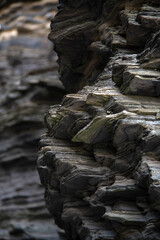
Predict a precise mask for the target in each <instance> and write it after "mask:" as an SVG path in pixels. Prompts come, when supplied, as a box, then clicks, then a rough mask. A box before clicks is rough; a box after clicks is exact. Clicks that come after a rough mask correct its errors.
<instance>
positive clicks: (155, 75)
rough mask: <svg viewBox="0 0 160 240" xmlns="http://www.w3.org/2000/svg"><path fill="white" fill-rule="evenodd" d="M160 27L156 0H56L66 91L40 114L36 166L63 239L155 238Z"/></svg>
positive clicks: (159, 193)
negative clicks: (42, 131)
mask: <svg viewBox="0 0 160 240" xmlns="http://www.w3.org/2000/svg"><path fill="white" fill-rule="evenodd" d="M159 26H160V3H159V1H156V0H155V1H154V0H152V1H145V0H141V1H136V0H131V1H127V0H121V1H118V0H117V1H116V0H108V1H106V0H101V1H93V0H92V1H90V0H88V1H87V0H86V1H82V0H81V1H76V0H74V1H60V5H59V13H58V14H57V15H56V17H55V18H54V19H53V20H52V23H51V33H50V35H49V38H50V40H52V41H53V42H54V44H55V50H56V52H57V53H58V57H59V65H60V67H59V71H60V74H61V81H62V82H63V84H64V86H65V88H66V89H67V91H68V92H69V93H70V94H67V95H66V96H65V97H64V98H63V101H62V103H61V105H56V106H52V107H51V108H50V110H49V111H48V113H47V114H46V115H45V124H46V127H47V129H48V131H47V134H46V135H43V136H42V138H41V142H40V145H41V150H40V154H39V159H38V170H39V174H40V178H41V182H42V184H43V185H44V186H45V201H46V205H47V208H48V209H49V211H50V212H51V214H52V215H53V216H54V218H55V220H56V223H57V224H58V225H59V226H60V227H62V228H64V229H65V231H66V233H67V237H68V239H74V240H78V239H85V240H90V239H94V240H99V239H101V240H113V239H118V240H131V239H132V240H133V239H136V240H159V239H160V212H159V211H160V162H159V161H160V99H159V96H160V75H159V74H160V27H159ZM77 91H78V93H75V92H77Z"/></svg>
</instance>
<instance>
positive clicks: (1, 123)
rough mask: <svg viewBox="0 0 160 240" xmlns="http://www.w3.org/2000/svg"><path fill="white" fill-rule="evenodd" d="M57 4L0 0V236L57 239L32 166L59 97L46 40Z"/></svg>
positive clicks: (3, 238)
mask: <svg viewBox="0 0 160 240" xmlns="http://www.w3.org/2000/svg"><path fill="white" fill-rule="evenodd" d="M56 5H57V2H56V1H53V0H42V1H36V2H35V1H0V27H1V28H0V51H1V54H0V239H1V240H22V239H23V240H28V239H34V240H51V239H54V240H59V239H60V237H59V235H58V232H57V227H56V226H55V225H54V221H53V219H51V217H50V216H49V214H48V211H47V209H46V208H45V204H44V198H43V192H44V191H43V188H42V186H41V184H40V182H39V177H38V174H37V166H36V160H37V152H38V142H39V139H40V136H41V135H42V133H44V132H45V128H44V124H43V115H44V114H45V112H46V111H47V110H48V106H49V105H51V104H53V103H54V104H57V103H59V102H60V101H61V100H62V97H63V95H64V88H63V85H62V84H61V82H60V81H59V80H58V74H57V64H56V59H57V57H56V54H55V53H53V54H52V48H53V46H52V43H50V41H48V39H47V34H48V32H49V27H50V19H51V18H52V17H53V16H54V14H55V13H56V11H57V8H56ZM2 6H3V8H2Z"/></svg>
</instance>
